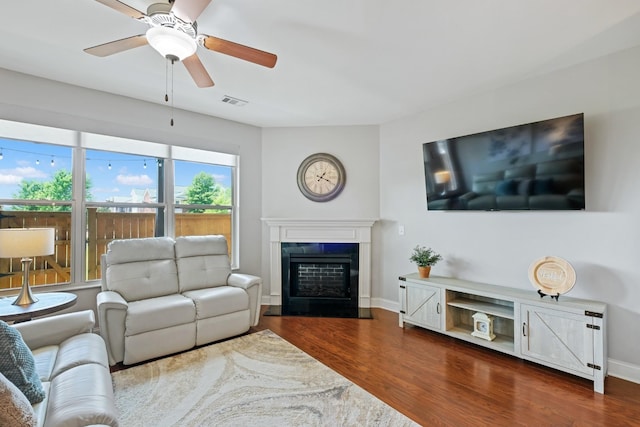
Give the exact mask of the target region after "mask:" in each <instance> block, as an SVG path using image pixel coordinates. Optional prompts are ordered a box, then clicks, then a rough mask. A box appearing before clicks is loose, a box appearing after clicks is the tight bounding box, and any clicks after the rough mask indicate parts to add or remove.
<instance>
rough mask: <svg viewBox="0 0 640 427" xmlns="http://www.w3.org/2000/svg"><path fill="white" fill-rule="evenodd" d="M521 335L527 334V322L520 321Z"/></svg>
mask: <svg viewBox="0 0 640 427" xmlns="http://www.w3.org/2000/svg"><path fill="white" fill-rule="evenodd" d="M522 336H523V337H526V336H527V322H522Z"/></svg>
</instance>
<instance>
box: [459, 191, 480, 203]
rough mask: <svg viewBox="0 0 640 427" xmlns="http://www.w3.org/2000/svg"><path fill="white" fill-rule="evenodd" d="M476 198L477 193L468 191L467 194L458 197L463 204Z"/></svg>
mask: <svg viewBox="0 0 640 427" xmlns="http://www.w3.org/2000/svg"><path fill="white" fill-rule="evenodd" d="M476 197H478V193H475V192H473V191H469V192H468V193H464V194H463V195H462V196H460V200H462V201H463V202H468V201H469V200H471V199H475V198H476Z"/></svg>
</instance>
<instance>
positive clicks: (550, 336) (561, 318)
mask: <svg viewBox="0 0 640 427" xmlns="http://www.w3.org/2000/svg"><path fill="white" fill-rule="evenodd" d="M399 279H400V280H399V291H400V293H399V296H400V313H399V324H400V326H401V327H404V325H405V323H408V324H412V325H416V326H420V327H423V328H427V329H431V330H433V331H436V332H440V333H443V334H446V335H449V336H452V337H455V338H458V339H462V340H465V341H469V342H472V343H474V344H478V345H481V346H484V347H488V348H491V349H493V350H497V351H501V352H503V353H507V354H511V355H513V356H516V357H519V358H522V359H525V360H529V361H531V362H535V363H539V364H541V365H545V366H548V367H550V368H555V369H558V370H562V371H565V372H568V373H571V374H574V375H578V376H581V377H584V378H588V379H590V380H592V381H593V383H594V390H595V391H596V392H598V393H604V378H605V376H606V374H607V363H606V361H607V353H606V309H607V307H606V304H603V303H600V302H596V301H589V300H582V299H576V298H570V297H567V296H560V298H559V300H558V301H556V300H554V299H551V298H549V297H544V298H540V296H539V295H538V294H537V293H536V292H535V291H533V290H523V289H515V288H509V287H504V286H495V285H489V284H485V283H477V282H470V281H466V280H459V279H453V278H446V277H431V278H427V279H422V278H420V277H419V276H418V275H417V274H407V275H404V276H400V278H399ZM476 313H484V314H486V315H487V316H489V317H490V318H491V320H492V326H493V332H494V333H495V339H493V340H486V339H482V338H478V337H476V336H473V335H472V334H471V333H472V332H473V330H474V318H473V315H474V314H476Z"/></svg>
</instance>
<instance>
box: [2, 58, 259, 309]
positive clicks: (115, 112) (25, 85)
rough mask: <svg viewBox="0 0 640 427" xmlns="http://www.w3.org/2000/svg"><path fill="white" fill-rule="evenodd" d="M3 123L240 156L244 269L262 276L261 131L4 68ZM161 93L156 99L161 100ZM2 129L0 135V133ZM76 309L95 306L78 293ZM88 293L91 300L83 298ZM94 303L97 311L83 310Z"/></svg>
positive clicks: (241, 260) (242, 256)
mask: <svg viewBox="0 0 640 427" xmlns="http://www.w3.org/2000/svg"><path fill="white" fill-rule="evenodd" d="M0 81H1V82H2V93H1V94H0V118H2V119H7V120H15V121H21V122H27V123H35V124H40V125H46V126H54V127H59V128H66V129H74V130H81V131H86V132H94V133H99V134H108V135H114V136H120V137H125V138H135V139H140V140H145V141H154V142H161V143H166V144H172V145H182V146H185V147H193V148H201V149H208V150H213V151H221V152H227V153H233V154H239V155H240V161H241V167H240V203H241V208H242V209H241V216H240V229H241V233H240V263H241V264H240V270H241V271H242V272H245V273H250V274H256V275H260V274H261V268H260V266H261V259H260V258H261V250H260V245H257V244H256V237H255V236H259V235H260V233H261V223H260V212H261V208H262V207H261V200H262V193H261V191H260V190H261V188H260V178H261V170H260V169H261V165H262V150H261V144H260V138H261V133H260V128H257V127H254V126H249V125H244V124H240V123H236V122H232V121H228V120H223V119H218V118H214V117H210V116H204V115H200V114H195V113H189V112H186V111H182V110H175V112H174V117H175V126H173V127H171V126H170V125H169V119H170V117H171V116H170V114H171V113H170V108H168V107H164V106H162V105H156V104H151V103H147V102H142V101H137V100H133V99H130V98H126V97H122V96H116V95H111V94H108V93H104V92H98V91H93V90H88V89H83V88H79V87H76V86H71V85H66V84H62V83H57V82H53V81H50V80H44V79H40V78H36V77H32V76H27V75H24V74H19V73H14V72H11V71H7V70H4V69H0ZM162 93H163V92H161V88H159V89H158V96H162ZM1 133H2V132H1V130H0V134H1ZM78 294H79V301H78V303H77V304H76V306H74V309H75V310H77V309H85V308H94V307H95V295H93V291H91V290H89V291H86V290H85V291H78ZM85 294H86V295H88V296H87V297H85ZM89 304H93V306H94V307H87V306H85V305H89Z"/></svg>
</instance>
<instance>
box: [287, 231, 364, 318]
mask: <svg viewBox="0 0 640 427" xmlns="http://www.w3.org/2000/svg"><path fill="white" fill-rule="evenodd" d="M282 310H283V314H300V315H305V314H308V315H320V316H323V315H327V316H332V315H339V316H344V317H357V313H358V244H357V243H282Z"/></svg>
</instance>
